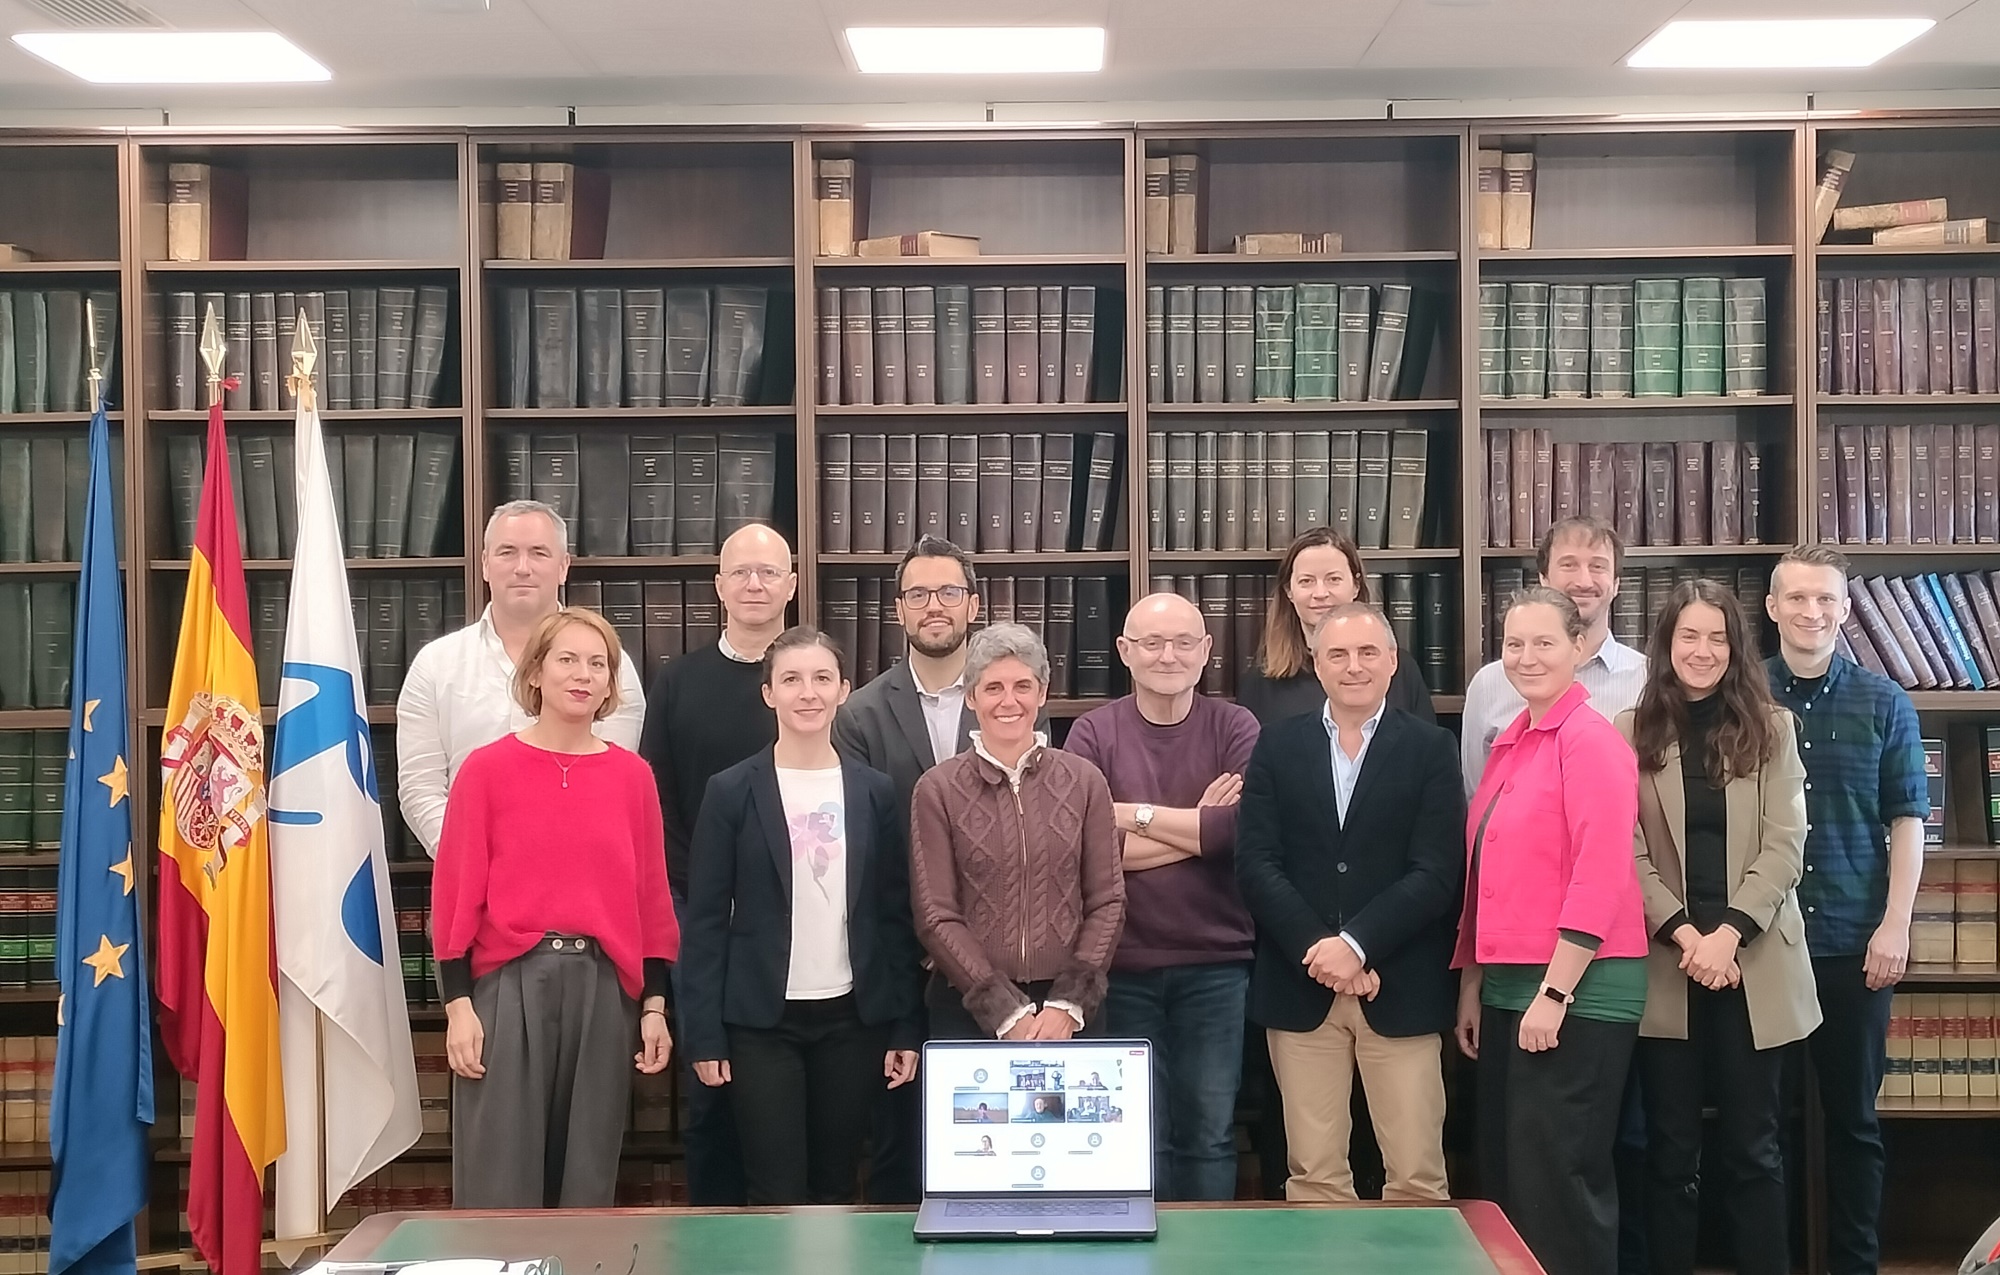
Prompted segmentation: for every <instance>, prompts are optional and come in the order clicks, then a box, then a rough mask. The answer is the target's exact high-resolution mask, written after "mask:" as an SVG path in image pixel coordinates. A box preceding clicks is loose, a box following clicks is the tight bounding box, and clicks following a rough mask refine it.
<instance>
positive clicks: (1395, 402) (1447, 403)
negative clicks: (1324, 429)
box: [1146, 398, 1458, 416]
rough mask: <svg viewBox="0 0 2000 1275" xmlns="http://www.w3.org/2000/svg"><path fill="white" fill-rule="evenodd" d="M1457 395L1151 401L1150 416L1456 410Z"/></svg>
mask: <svg viewBox="0 0 2000 1275" xmlns="http://www.w3.org/2000/svg"><path fill="white" fill-rule="evenodd" d="M1457 410H1458V400H1457V399H1455V398H1378V399H1366V400H1363V401H1361V402H1337V401H1336V402H1310V403H1149V404H1147V406H1146V415H1148V416H1302V415H1306V416H1309V415H1314V414H1318V413H1323V412H1345V413H1350V414H1353V413H1362V414H1376V413H1394V412H1455V411H1457Z"/></svg>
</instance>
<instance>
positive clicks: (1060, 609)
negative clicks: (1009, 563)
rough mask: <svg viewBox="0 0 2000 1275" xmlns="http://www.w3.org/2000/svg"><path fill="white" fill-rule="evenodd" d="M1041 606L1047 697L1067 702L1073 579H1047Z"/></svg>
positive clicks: (1072, 678)
mask: <svg viewBox="0 0 2000 1275" xmlns="http://www.w3.org/2000/svg"><path fill="white" fill-rule="evenodd" d="M1044 606H1045V610H1044V612H1043V614H1044V615H1045V616H1046V617H1047V618H1046V620H1045V622H1044V625H1043V629H1044V632H1045V633H1046V634H1047V637H1046V638H1045V639H1044V645H1046V646H1047V647H1048V650H1049V694H1050V696H1052V697H1054V698H1056V699H1069V698H1071V697H1072V696H1074V695H1075V694H1076V577H1075V576H1050V577H1049V582H1048V597H1047V601H1046V602H1045V604H1044Z"/></svg>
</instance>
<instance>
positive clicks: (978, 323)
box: [972, 287, 1008, 404]
mask: <svg viewBox="0 0 2000 1275" xmlns="http://www.w3.org/2000/svg"><path fill="white" fill-rule="evenodd" d="M972 396H973V397H972V401H973V402H975V403H989V404H991V403H1005V402H1007V401H1008V400H1007V290H1006V289H1005V288H1000V287H979V288H974V289H973V290H972Z"/></svg>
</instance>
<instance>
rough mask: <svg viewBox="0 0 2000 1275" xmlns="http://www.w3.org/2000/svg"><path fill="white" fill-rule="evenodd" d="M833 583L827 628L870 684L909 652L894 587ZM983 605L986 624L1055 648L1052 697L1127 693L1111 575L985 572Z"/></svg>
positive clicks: (862, 580) (846, 579) (1120, 609)
mask: <svg viewBox="0 0 2000 1275" xmlns="http://www.w3.org/2000/svg"><path fill="white" fill-rule="evenodd" d="M1120 583H1122V581H1121V582H1120ZM825 584H826V590H825V597H824V599H823V601H822V604H821V613H822V616H823V619H824V624H823V627H824V628H825V629H826V631H827V632H828V633H830V634H832V635H833V637H834V640H835V641H837V642H839V643H840V644H841V647H842V649H843V650H846V651H848V652H851V653H852V655H853V659H852V660H851V662H850V663H851V667H852V674H853V676H852V680H853V682H854V684H855V685H856V686H861V685H864V684H865V683H867V682H868V681H869V680H870V679H872V678H874V677H876V676H877V675H879V674H880V673H882V672H884V671H886V670H887V669H888V668H889V666H890V665H891V664H893V663H894V662H895V661H896V660H897V659H900V658H902V655H903V647H904V632H903V626H902V625H901V624H900V623H899V622H898V621H897V619H896V606H895V586H894V583H893V582H892V581H890V580H888V579H886V578H884V577H880V576H828V577H827V578H826V582H825ZM979 602H980V618H981V619H983V620H984V621H985V622H986V623H988V624H1024V625H1026V626H1027V627H1028V628H1030V629H1032V630H1034V632H1035V634H1036V636H1038V637H1040V638H1041V639H1042V641H1043V643H1045V644H1046V645H1047V646H1048V649H1049V695H1050V697H1051V698H1053V699H1093V698H1102V697H1105V696H1110V695H1117V694H1120V693H1121V689H1120V688H1122V686H1123V684H1124V666H1123V665H1122V664H1120V663H1119V661H1118V659H1117V658H1116V657H1115V655H1114V654H1113V653H1112V641H1111V639H1112V635H1113V633H1114V632H1115V629H1114V627H1113V626H1114V625H1116V624H1119V623H1122V622H1123V618H1124V614H1125V613H1124V603H1125V599H1124V598H1122V597H1114V596H1113V581H1112V580H1111V578H1110V577H1109V576H1100V575H1090V576H1068V575H1053V576H1040V575H1022V576H1010V575H1002V576H989V575H985V574H982V575H981V576H980V578H979Z"/></svg>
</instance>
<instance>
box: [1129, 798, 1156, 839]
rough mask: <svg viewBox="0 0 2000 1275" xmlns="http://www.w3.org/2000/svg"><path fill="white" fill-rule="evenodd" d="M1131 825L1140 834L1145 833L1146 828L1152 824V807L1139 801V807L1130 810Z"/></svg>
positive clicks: (1143, 834)
mask: <svg viewBox="0 0 2000 1275" xmlns="http://www.w3.org/2000/svg"><path fill="white" fill-rule="evenodd" d="M1132 826H1133V827H1134V828H1135V829H1137V830H1138V832H1139V835H1140V836H1142V837H1143V836H1145V835H1146V829H1148V828H1150V827H1152V826H1153V807H1152V806H1151V805H1150V804H1148V803H1145V802H1141V803H1140V804H1139V808H1138V809H1137V810H1134V811H1133V812H1132Z"/></svg>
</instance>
